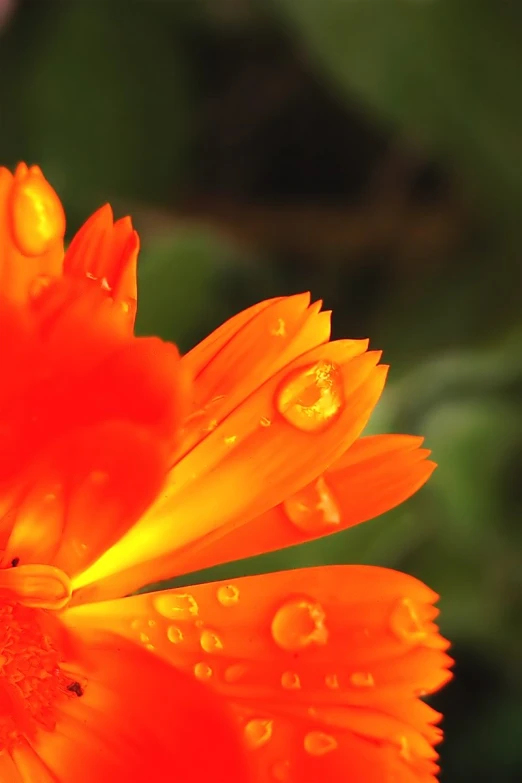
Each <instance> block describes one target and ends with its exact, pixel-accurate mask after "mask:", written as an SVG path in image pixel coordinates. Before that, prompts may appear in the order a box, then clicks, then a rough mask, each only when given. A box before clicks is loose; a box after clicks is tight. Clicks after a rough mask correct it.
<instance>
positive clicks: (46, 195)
mask: <svg viewBox="0 0 522 783" xmlns="http://www.w3.org/2000/svg"><path fill="white" fill-rule="evenodd" d="M10 206H11V227H12V233H13V238H14V240H15V242H16V245H17V247H18V249H19V250H20V252H21V253H23V254H24V255H26V256H39V255H42V254H43V253H45V252H46V251H47V250H49V248H50V247H51V246H52V245H53V244H54V243H55V242H56V241H57V240H58V239H61V238H62V237H63V235H64V233H65V215H64V211H63V208H62V205H61V203H60V199H59V198H58V196H57V195H56V193H55V192H54V190H53V189H52V187H51V186H50V185H49V183H48V182H47V180H46V179H45V178H44V177H43V175H42V173H41V172H40V171H38V170H36V169H35V168H32V169H29V170H28V171H27V172H26V174H25V176H22V177H20V178H18V180H15V183H14V186H13V190H12V191H11V199H10Z"/></svg>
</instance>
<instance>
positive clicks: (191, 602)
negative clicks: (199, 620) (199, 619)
mask: <svg viewBox="0 0 522 783" xmlns="http://www.w3.org/2000/svg"><path fill="white" fill-rule="evenodd" d="M153 603H154V608H155V609H156V611H158V612H159V613H160V614H161V615H163V617H167V618H168V619H169V620H190V619H192V618H194V617H196V616H197V614H198V612H199V608H198V605H197V603H196V601H195V599H194V598H193V596H191V595H190V594H189V593H166V594H163V595H161V594H160V595H158V596H157V597H156V598H154V599H153Z"/></svg>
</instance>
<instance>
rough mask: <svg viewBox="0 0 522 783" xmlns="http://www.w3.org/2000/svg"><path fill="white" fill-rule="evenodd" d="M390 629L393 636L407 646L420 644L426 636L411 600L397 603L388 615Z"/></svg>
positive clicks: (406, 599)
mask: <svg viewBox="0 0 522 783" xmlns="http://www.w3.org/2000/svg"><path fill="white" fill-rule="evenodd" d="M390 628H391V630H392V631H393V633H394V634H395V636H397V637H398V638H399V639H400V640H401V641H405V642H408V643H409V644H416V643H418V642H422V641H423V640H424V639H425V638H426V636H427V635H428V633H427V631H426V629H425V627H424V625H423V623H422V620H421V618H420V617H419V614H418V610H417V607H416V606H415V602H414V601H412V599H411V598H401V600H400V601H397V603H396V604H395V606H394V607H393V609H392V612H391V614H390Z"/></svg>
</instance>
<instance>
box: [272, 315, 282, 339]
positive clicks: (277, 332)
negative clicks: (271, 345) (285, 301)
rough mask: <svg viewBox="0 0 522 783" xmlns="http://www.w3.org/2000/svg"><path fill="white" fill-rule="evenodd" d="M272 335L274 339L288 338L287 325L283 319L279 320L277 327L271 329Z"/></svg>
mask: <svg viewBox="0 0 522 783" xmlns="http://www.w3.org/2000/svg"><path fill="white" fill-rule="evenodd" d="M270 334H273V335H274V337H286V324H285V322H284V321H283V319H282V318H278V319H277V323H276V325H275V326H273V327H272V329H270Z"/></svg>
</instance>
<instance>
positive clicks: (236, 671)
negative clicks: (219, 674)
mask: <svg viewBox="0 0 522 783" xmlns="http://www.w3.org/2000/svg"><path fill="white" fill-rule="evenodd" d="M247 672H248V668H247V667H246V666H245V665H244V664H243V663H233V664H232V665H231V666H228V667H227V668H226V669H225V675H224V676H225V681H226V682H228V683H233V682H238V681H239V680H240V679H241V678H242V677H244V676H245V674H246V673H247Z"/></svg>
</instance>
